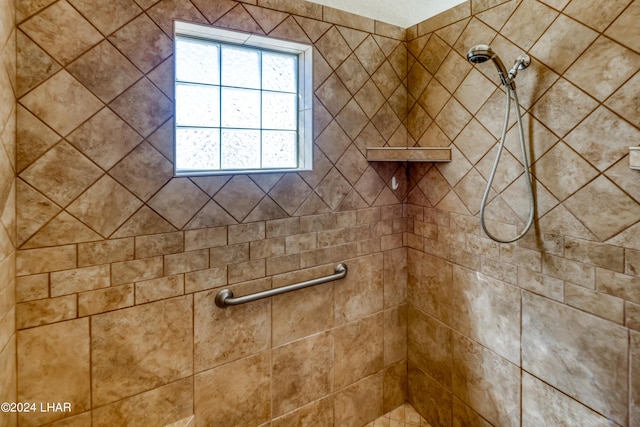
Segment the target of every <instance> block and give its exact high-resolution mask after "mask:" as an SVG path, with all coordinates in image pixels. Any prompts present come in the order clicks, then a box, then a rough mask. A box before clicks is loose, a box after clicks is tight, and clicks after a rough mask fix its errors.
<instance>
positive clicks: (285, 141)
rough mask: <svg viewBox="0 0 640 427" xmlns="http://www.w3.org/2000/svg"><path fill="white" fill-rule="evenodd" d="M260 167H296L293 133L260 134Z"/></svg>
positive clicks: (294, 134) (294, 135)
mask: <svg viewBox="0 0 640 427" xmlns="http://www.w3.org/2000/svg"><path fill="white" fill-rule="evenodd" d="M262 167H264V168H295V167H298V161H297V153H296V133H295V132H282V131H275V132H274V131H264V132H262Z"/></svg>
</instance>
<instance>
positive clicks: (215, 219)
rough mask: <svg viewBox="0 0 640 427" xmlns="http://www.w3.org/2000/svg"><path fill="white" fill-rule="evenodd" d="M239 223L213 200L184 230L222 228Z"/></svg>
mask: <svg viewBox="0 0 640 427" xmlns="http://www.w3.org/2000/svg"><path fill="white" fill-rule="evenodd" d="M237 223H238V221H236V220H235V219H234V218H233V217H232V216H231V215H229V214H228V213H227V212H226V211H225V210H224V209H222V208H221V207H220V205H218V204H217V203H216V202H214V201H213V200H209V202H208V203H207V204H206V205H205V206H204V207H203V208H202V209H201V210H200V211H199V212H198V213H197V214H196V215H195V216H194V217H193V219H192V220H191V221H189V223H188V224H187V225H186V226H185V227H184V228H185V230H197V229H199V228H208V227H221V226H224V225H232V224H237Z"/></svg>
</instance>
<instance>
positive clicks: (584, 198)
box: [566, 176, 640, 241]
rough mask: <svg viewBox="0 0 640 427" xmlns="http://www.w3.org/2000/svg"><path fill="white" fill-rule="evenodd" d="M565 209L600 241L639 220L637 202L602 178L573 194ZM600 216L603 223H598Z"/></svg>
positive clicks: (639, 211)
mask: <svg viewBox="0 0 640 427" xmlns="http://www.w3.org/2000/svg"><path fill="white" fill-rule="evenodd" d="M566 206H567V209H569V210H570V211H571V212H572V213H573V214H574V215H575V216H576V217H577V218H578V219H580V220H581V221H582V222H583V223H584V224H585V225H586V226H587V227H588V228H589V230H590V231H591V232H592V233H593V234H594V235H596V237H598V238H599V239H600V240H601V241H604V240H607V239H609V238H611V237H613V236H614V235H616V234H618V233H619V232H621V231H622V230H624V229H625V228H627V227H629V226H631V225H632V224H634V223H635V222H636V221H637V220H638V218H640V206H639V205H638V203H637V202H636V201H635V200H633V199H631V198H630V197H629V196H627V195H626V194H625V193H623V192H622V191H620V190H619V189H618V188H617V187H616V186H615V185H614V184H613V183H612V182H611V181H609V180H608V179H607V178H605V177H603V176H600V177H598V178H596V179H595V180H594V181H592V182H591V183H589V184H588V185H587V186H586V187H584V188H583V189H581V190H580V191H578V192H577V193H576V194H575V195H573V196H572V197H571V198H570V199H569V200H567V204H566ZM603 215H604V216H605V217H606V218H607V221H606V222H603V221H602V220H601V218H602V216H603Z"/></svg>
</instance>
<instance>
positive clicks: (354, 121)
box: [336, 99, 369, 140]
mask: <svg viewBox="0 0 640 427" xmlns="http://www.w3.org/2000/svg"><path fill="white" fill-rule="evenodd" d="M336 121H337V122H338V124H340V127H342V129H344V131H345V132H346V134H347V135H348V136H349V138H350V139H351V140H353V139H355V138H356V137H357V136H358V135H359V134H360V132H362V129H364V127H365V126H366V125H367V123H368V122H369V119H368V118H367V115H366V114H365V113H364V111H362V109H361V108H360V106H359V105H358V103H357V102H356V101H355V100H354V99H351V101H349V102H348V103H347V105H346V106H345V107H344V108H343V109H342V111H340V113H338V115H337V116H336Z"/></svg>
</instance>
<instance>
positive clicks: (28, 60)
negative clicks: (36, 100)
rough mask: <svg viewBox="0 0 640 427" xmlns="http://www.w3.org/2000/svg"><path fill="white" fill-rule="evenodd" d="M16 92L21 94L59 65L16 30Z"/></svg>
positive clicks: (51, 73) (54, 70)
mask: <svg viewBox="0 0 640 427" xmlns="http://www.w3.org/2000/svg"><path fill="white" fill-rule="evenodd" d="M16 38H17V41H16V43H17V49H18V50H17V55H18V57H19V58H20V59H19V60H18V67H17V69H18V71H17V94H18V96H22V95H24V94H26V93H27V92H28V91H29V90H31V89H33V88H34V87H36V86H37V85H38V84H40V83H42V82H43V81H45V80H46V79H47V78H49V77H50V76H52V75H53V74H55V73H56V72H57V71H58V70H59V69H60V65H59V64H58V63H57V62H56V61H55V60H54V59H53V58H52V57H51V56H49V55H48V54H47V52H45V51H44V50H42V49H41V48H40V46H38V45H37V44H35V43H34V42H33V41H32V40H31V39H30V38H29V37H27V36H26V35H25V34H24V33H23V32H22V31H17V33H16Z"/></svg>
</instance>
